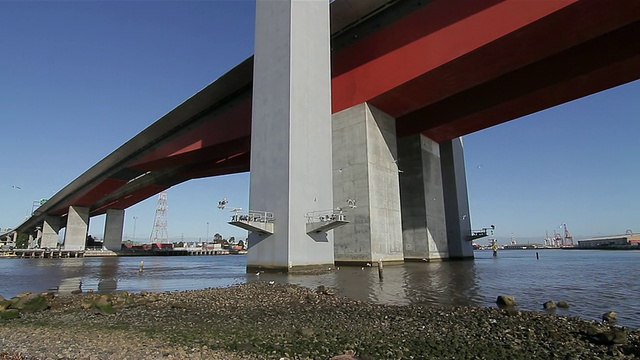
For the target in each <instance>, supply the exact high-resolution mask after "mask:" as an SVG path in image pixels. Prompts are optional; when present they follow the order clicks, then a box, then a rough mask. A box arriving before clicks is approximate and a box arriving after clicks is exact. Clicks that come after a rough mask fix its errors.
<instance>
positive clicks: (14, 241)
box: [13, 231, 18, 244]
mask: <svg viewBox="0 0 640 360" xmlns="http://www.w3.org/2000/svg"><path fill="white" fill-rule="evenodd" d="M16 242H18V232H16V231H14V232H13V243H14V244H15V243H16Z"/></svg>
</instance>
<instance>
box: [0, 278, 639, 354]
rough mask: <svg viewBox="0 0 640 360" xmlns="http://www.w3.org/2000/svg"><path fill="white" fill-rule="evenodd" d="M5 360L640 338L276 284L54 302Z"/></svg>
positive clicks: (556, 346) (569, 350)
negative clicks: (369, 299) (392, 302)
mask: <svg viewBox="0 0 640 360" xmlns="http://www.w3.org/2000/svg"><path fill="white" fill-rule="evenodd" d="M48 296H49V298H48V300H47V306H46V309H42V310H38V311H33V312H21V313H20V316H19V317H17V318H13V319H6V320H0V359H5V360H6V359H32V360H40V359H96V360H97V359H230V360H233V359H278V360H280V359H334V360H349V359H363V360H364V359H638V358H640V331H639V330H638V329H630V328H623V327H619V326H617V325H616V324H615V322H613V323H612V322H605V321H593V320H585V319H580V318H573V317H565V316H559V315H554V314H552V313H547V312H527V311H519V310H518V309H517V308H502V309H501V308H497V307H495V308H480V307H441V306H418V305H407V306H392V305H379V304H372V303H368V302H363V301H358V300H353V299H349V298H345V297H340V296H337V295H335V294H334V293H333V291H332V290H331V289H329V288H324V287H319V288H317V289H309V288H304V287H300V286H295V285H280V284H271V283H267V282H256V283H250V284H242V285H235V286H231V287H227V288H210V289H203V290H192V291H180V292H162V293H147V292H142V293H136V294H129V293H126V292H120V293H115V294H105V295H99V294H91V293H83V294H76V295H70V296H54V295H53V294H48Z"/></svg>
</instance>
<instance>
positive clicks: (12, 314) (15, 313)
mask: <svg viewBox="0 0 640 360" xmlns="http://www.w3.org/2000/svg"><path fill="white" fill-rule="evenodd" d="M19 317H20V310H18V309H7V310H3V311H0V319H2V320H9V319H15V318H19Z"/></svg>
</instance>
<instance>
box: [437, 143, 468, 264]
mask: <svg viewBox="0 0 640 360" xmlns="http://www.w3.org/2000/svg"><path fill="white" fill-rule="evenodd" d="M440 155H441V160H442V179H443V184H444V187H443V189H444V199H445V212H446V215H447V238H448V242H449V257H450V258H451V259H468V258H473V246H472V243H471V241H468V237H469V236H470V235H471V216H470V214H469V195H468V194H467V176H466V173H465V166H464V148H463V146H462V138H456V139H453V140H450V141H446V142H443V143H441V144H440Z"/></svg>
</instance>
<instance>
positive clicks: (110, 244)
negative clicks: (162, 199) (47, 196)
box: [36, 206, 124, 250]
mask: <svg viewBox="0 0 640 360" xmlns="http://www.w3.org/2000/svg"><path fill="white" fill-rule="evenodd" d="M63 227H66V231H65V234H64V242H63V244H62V246H63V248H64V249H65V250H84V248H85V244H86V240H87V234H88V230H89V208H88V207H85V206H70V207H69V211H68V213H67V222H66V224H65V225H64V226H63V224H62V219H61V218H60V217H59V216H51V215H47V216H45V218H44V222H43V224H42V228H41V230H38V236H37V237H36V240H39V247H40V248H56V247H58V246H59V244H58V234H59V232H60V230H61V229H62V228H63ZM123 230H124V210H122V209H109V210H107V216H106V220H105V228H104V238H103V239H104V240H103V241H104V242H103V244H104V246H105V247H106V248H107V249H109V250H120V246H121V243H122V234H123Z"/></svg>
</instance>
